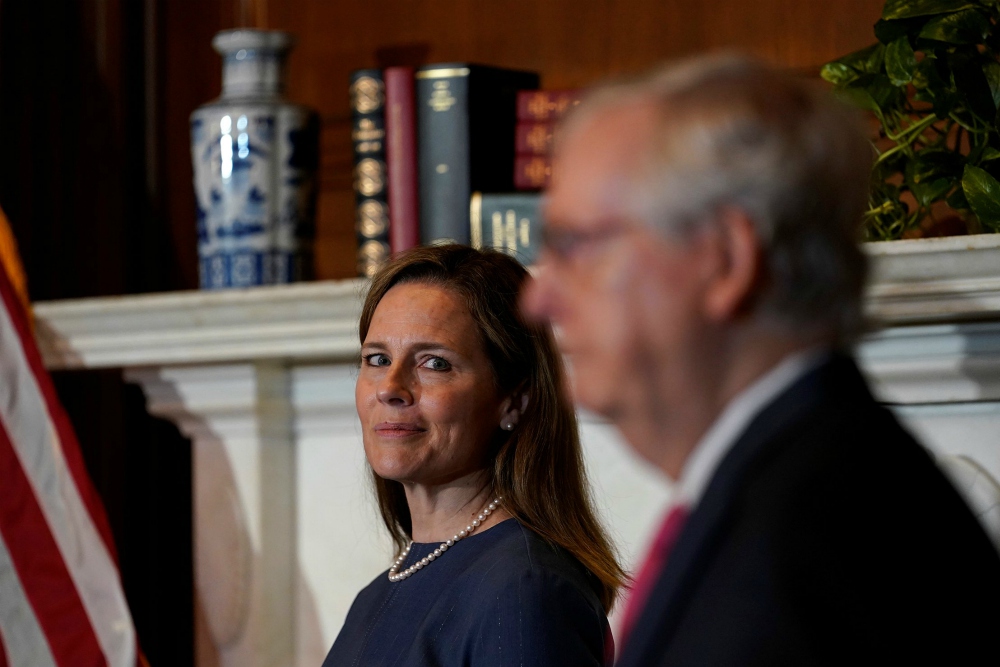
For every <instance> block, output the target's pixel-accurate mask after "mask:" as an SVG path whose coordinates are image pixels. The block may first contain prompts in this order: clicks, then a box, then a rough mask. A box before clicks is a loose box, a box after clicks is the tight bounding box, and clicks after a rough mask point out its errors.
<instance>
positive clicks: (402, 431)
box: [375, 422, 426, 438]
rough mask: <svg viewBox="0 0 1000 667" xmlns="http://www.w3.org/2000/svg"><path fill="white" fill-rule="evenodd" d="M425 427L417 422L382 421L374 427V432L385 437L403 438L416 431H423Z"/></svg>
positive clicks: (414, 433)
mask: <svg viewBox="0 0 1000 667" xmlns="http://www.w3.org/2000/svg"><path fill="white" fill-rule="evenodd" d="M425 430H426V429H424V428H422V427H421V426H419V425H418V424H412V423H407V422H382V423H381V424H379V425H377V426H376V427H375V432H376V433H377V434H379V435H381V436H384V437H387V438H405V437H407V436H410V435H416V434H417V433H423V432H424V431H425Z"/></svg>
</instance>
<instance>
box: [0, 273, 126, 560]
mask: <svg viewBox="0 0 1000 667" xmlns="http://www.w3.org/2000/svg"><path fill="white" fill-rule="evenodd" d="M0 297H2V299H3V305H4V306H5V307H6V309H7V313H8V314H9V315H10V319H11V322H12V323H13V325H14V328H15V330H16V331H17V335H18V338H19V339H20V340H21V348H22V349H23V352H24V358H25V360H27V362H28V366H29V367H30V368H31V373H32V375H34V376H35V381H36V382H37V383H38V388H39V390H40V391H41V394H42V396H43V398H44V399H45V405H46V408H47V410H48V413H49V419H51V420H52V424H53V426H55V429H56V433H57V434H58V435H59V441H60V444H61V445H62V452H63V456H64V457H65V459H66V465H67V467H68V468H69V472H70V475H72V476H73V482H74V483H75V485H76V488H77V491H78V492H79V494H80V498H81V499H82V500H83V504H84V505H85V506H86V508H87V513H88V514H90V518H91V520H92V521H93V522H94V526H95V527H96V528H97V532H98V534H99V535H100V536H101V539H102V540H103V541H104V545H105V547H106V548H107V550H108V553H109V554H111V559H112V561H114V563H115V565H117V564H118V552H117V551H116V550H115V542H114V538H113V537H112V536H111V525H110V524H109V523H108V517H107V514H105V512H104V505H103V504H102V503H101V498H100V496H99V495H97V490H96V489H95V488H94V485H93V483H92V482H91V481H90V476H89V475H88V474H87V467H86V465H85V464H84V462H83V454H82V453H81V452H80V444H79V443H78V442H77V440H76V434H75V433H74V432H73V426H72V425H71V424H70V421H69V417H68V416H67V415H66V411H65V410H64V409H63V407H62V403H60V402H59V398H58V397H57V395H56V390H55V387H54V386H53V384H52V378H50V377H49V374H48V371H46V370H45V366H44V365H43V364H42V355H41V354H40V353H39V351H38V347H37V345H36V344H35V339H34V336H32V334H31V327H30V326H28V318H27V315H26V314H25V312H24V308H23V307H22V306H21V302H20V300H18V298H17V295H16V294H15V293H14V288H13V287H12V286H11V283H10V278H9V277H8V276H7V272H6V271H5V270H4V269H3V267H2V266H0Z"/></svg>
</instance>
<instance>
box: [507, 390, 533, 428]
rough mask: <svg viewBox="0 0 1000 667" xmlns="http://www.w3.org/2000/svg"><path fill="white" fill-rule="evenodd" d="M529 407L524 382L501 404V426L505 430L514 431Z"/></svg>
mask: <svg viewBox="0 0 1000 667" xmlns="http://www.w3.org/2000/svg"><path fill="white" fill-rule="evenodd" d="M527 407H528V393H527V392H526V391H525V390H524V384H523V383H522V384H521V385H519V386H518V388H517V389H515V390H514V391H512V392H511V393H510V395H509V396H507V398H505V399H504V401H503V404H502V405H501V406H500V415H501V416H500V428H502V429H503V430H505V431H513V430H514V427H515V426H517V422H518V421H520V419H521V415H523V414H524V411H525V409H526V408H527Z"/></svg>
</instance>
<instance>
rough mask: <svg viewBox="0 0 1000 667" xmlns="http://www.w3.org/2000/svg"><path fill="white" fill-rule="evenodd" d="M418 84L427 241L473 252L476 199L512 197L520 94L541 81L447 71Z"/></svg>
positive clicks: (458, 68)
mask: <svg viewBox="0 0 1000 667" xmlns="http://www.w3.org/2000/svg"><path fill="white" fill-rule="evenodd" d="M416 79H417V90H416V93H417V157H418V168H417V171H418V174H419V181H420V227H421V230H420V231H421V233H420V237H421V241H422V242H423V243H425V244H427V243H446V242H449V241H454V242H457V243H464V244H468V243H469V242H470V236H469V222H470V219H469V200H470V197H471V196H472V193H473V192H474V191H480V192H509V191H511V190H513V189H514V130H515V127H516V123H517V92H518V91H519V90H529V89H533V88H538V75H537V74H534V73H532V72H520V71H515V70H507V69H499V68H496V67H486V66H483V65H471V64H468V63H444V64H439V65H427V66H425V67H421V68H420V69H418V70H417V73H416Z"/></svg>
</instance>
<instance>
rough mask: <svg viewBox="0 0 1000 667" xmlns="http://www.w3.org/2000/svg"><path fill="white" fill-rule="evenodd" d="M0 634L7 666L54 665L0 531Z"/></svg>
mask: <svg viewBox="0 0 1000 667" xmlns="http://www.w3.org/2000/svg"><path fill="white" fill-rule="evenodd" d="M0 635H2V636H3V637H5V638H6V641H5V642H4V646H5V647H6V649H7V659H8V662H9V667H56V661H55V658H53V657H52V653H51V651H49V644H48V642H47V641H46V640H45V633H44V632H43V631H42V628H41V626H40V625H38V619H37V618H35V614H34V613H33V612H32V610H31V603H30V602H29V601H28V596H27V595H25V593H24V587H23V586H21V579H20V578H19V577H18V576H17V570H15V569H14V563H13V562H12V561H11V559H10V552H9V551H7V543H6V542H4V539H3V534H0ZM2 650H3V649H0V651H2Z"/></svg>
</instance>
